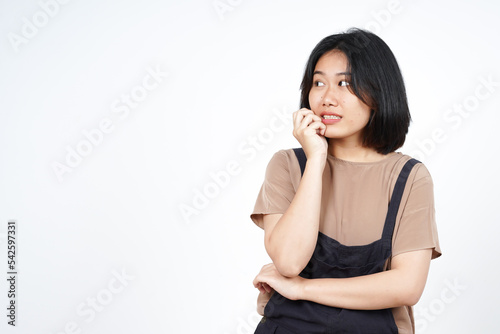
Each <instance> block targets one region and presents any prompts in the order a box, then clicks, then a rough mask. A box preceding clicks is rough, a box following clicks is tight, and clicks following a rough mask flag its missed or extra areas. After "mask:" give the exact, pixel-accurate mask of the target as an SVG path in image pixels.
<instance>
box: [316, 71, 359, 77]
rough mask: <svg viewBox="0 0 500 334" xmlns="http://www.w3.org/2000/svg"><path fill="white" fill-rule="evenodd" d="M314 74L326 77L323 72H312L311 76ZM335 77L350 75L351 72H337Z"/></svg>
mask: <svg viewBox="0 0 500 334" xmlns="http://www.w3.org/2000/svg"><path fill="white" fill-rule="evenodd" d="M315 74H319V75H326V74H325V72H323V71H314V73H313V75H315ZM335 75H336V76H340V75H351V72H338V73H335Z"/></svg>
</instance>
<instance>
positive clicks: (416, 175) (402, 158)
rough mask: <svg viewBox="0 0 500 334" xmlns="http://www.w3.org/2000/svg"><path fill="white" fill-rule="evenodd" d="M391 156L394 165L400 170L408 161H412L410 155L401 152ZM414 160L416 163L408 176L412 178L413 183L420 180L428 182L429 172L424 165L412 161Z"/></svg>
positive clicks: (418, 161)
mask: <svg viewBox="0 0 500 334" xmlns="http://www.w3.org/2000/svg"><path fill="white" fill-rule="evenodd" d="M393 156H394V162H395V164H396V165H398V167H399V166H400V168H401V169H402V168H403V166H404V165H405V164H406V163H407V162H408V161H410V160H412V159H414V158H413V157H411V156H410V155H407V154H404V153H402V152H394V155H393ZM414 160H416V161H417V163H416V164H415V165H414V167H413V168H412V171H411V174H410V176H412V175H413V177H412V179H413V181H414V182H415V181H419V180H422V179H429V180H430V179H431V174H430V172H429V170H428V169H427V167H426V166H425V164H424V163H423V162H421V161H420V160H418V159H414Z"/></svg>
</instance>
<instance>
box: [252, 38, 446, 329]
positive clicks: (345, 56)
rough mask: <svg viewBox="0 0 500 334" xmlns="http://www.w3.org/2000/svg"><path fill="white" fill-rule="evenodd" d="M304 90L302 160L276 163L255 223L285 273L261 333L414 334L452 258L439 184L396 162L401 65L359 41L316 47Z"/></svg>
mask: <svg viewBox="0 0 500 334" xmlns="http://www.w3.org/2000/svg"><path fill="white" fill-rule="evenodd" d="M301 89H302V94H301V108H302V109H300V110H298V111H296V112H295V113H294V114H293V125H294V130H293V135H294V136H295V138H296V139H297V140H298V141H299V143H300V145H301V146H302V148H301V149H294V150H282V151H279V152H277V153H276V154H275V155H274V156H273V158H272V159H271V161H270V162H269V165H268V167H267V171H266V177H265V181H264V183H263V185H262V188H261V190H260V193H259V196H258V198H257V201H256V204H255V209H254V211H253V213H252V215H251V218H252V220H253V221H254V222H255V223H256V224H257V225H258V226H260V227H261V228H263V229H264V231H265V247H266V250H267V252H268V254H269V256H270V257H271V259H272V261H273V263H271V264H267V265H265V266H264V267H263V268H262V269H261V271H260V273H259V274H258V275H257V276H256V278H255V280H254V282H253V283H254V286H255V287H256V288H258V289H259V291H260V294H259V298H258V304H259V308H260V310H259V312H260V313H261V314H262V313H263V314H264V317H263V318H262V321H261V323H260V324H259V325H258V327H257V330H256V332H255V333H363V334H366V333H377V334H380V333H414V331H415V328H414V319H413V313H412V306H413V305H414V304H415V303H417V301H418V300H419V298H420V296H421V294H422V291H423V289H424V286H425V282H426V279H427V273H428V270H429V265H430V261H431V259H433V258H436V257H438V256H440V255H441V250H440V248H439V242H438V236H437V230H436V224H435V220H434V198H433V185H432V180H431V177H430V175H429V172H428V171H427V169H426V168H425V166H424V165H423V164H421V163H419V162H418V161H416V160H414V159H411V157H409V156H406V155H403V154H401V153H397V152H395V150H396V149H398V148H400V147H401V146H402V145H403V143H404V141H405V136H406V133H407V132H408V127H409V123H410V113H409V110H408V104H407V99H406V92H405V88H404V83H403V78H402V75H401V72H400V70H399V67H398V64H397V62H396V59H395V58H394V55H393V54H392V52H391V50H390V49H389V47H388V46H387V45H386V44H385V43H384V42H383V41H382V40H381V39H380V38H379V37H377V36H376V35H374V34H372V33H370V32H367V31H363V30H359V29H351V30H349V31H348V32H347V33H342V34H337V35H332V36H329V37H326V38H325V39H323V40H322V41H321V42H320V43H319V44H318V45H317V46H316V47H315V49H314V50H313V51H312V53H311V55H310V57H309V60H308V63H307V66H306V69H305V73H304V77H303V81H302V85H301ZM264 306H265V308H264Z"/></svg>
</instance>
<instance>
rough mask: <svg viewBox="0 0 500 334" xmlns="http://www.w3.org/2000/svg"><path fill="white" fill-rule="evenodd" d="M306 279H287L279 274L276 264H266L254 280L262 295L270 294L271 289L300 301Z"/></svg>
mask: <svg viewBox="0 0 500 334" xmlns="http://www.w3.org/2000/svg"><path fill="white" fill-rule="evenodd" d="M304 280H305V278H302V277H300V276H295V277H285V276H283V275H281V274H280V273H279V271H278V270H277V269H276V267H275V266H274V263H269V264H266V265H265V266H263V267H262V269H261V270H260V272H259V274H258V275H257V276H256V277H255V279H254V280H253V286H254V287H256V288H257V289H259V291H260V292H261V293H266V292H267V293H269V292H270V291H271V288H272V289H274V290H276V291H277V292H278V293H279V294H281V295H282V296H283V297H285V298H288V299H290V300H297V299H300V290H301V288H302V283H303V281H304Z"/></svg>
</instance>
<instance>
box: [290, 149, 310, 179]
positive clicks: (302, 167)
mask: <svg viewBox="0 0 500 334" xmlns="http://www.w3.org/2000/svg"><path fill="white" fill-rule="evenodd" d="M293 151H294V152H295V156H296V157H297V160H299V165H300V175H304V170H305V169H306V161H307V158H306V154H305V153H304V149H303V148H302V147H299V148H294V149H293Z"/></svg>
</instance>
